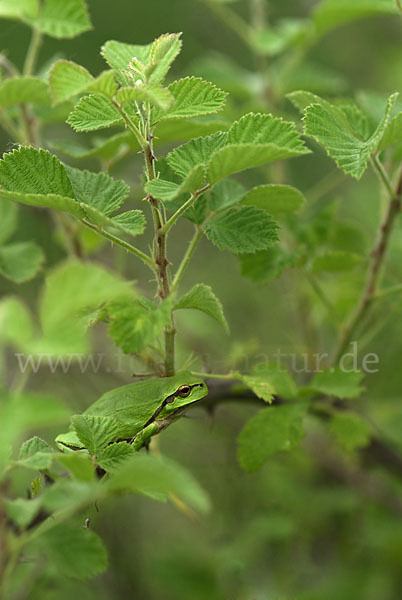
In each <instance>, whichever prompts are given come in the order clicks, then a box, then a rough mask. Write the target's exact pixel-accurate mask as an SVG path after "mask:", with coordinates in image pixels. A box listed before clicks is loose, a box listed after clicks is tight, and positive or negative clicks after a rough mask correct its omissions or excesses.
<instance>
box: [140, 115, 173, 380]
mask: <svg viewBox="0 0 402 600" xmlns="http://www.w3.org/2000/svg"><path fill="white" fill-rule="evenodd" d="M150 117H151V114H150V107H149V106H148V110H147V111H146V115H144V117H143V122H144V134H145V138H146V142H145V144H144V145H143V152H144V157H145V173H146V177H147V180H148V181H152V180H153V179H155V178H156V171H155V156H154V150H153V135H152V127H151V119H150ZM147 198H148V201H149V203H150V205H151V207H152V215H153V219H154V229H155V239H156V256H155V263H156V270H157V272H158V286H159V296H160V298H161V299H162V300H166V298H168V296H169V295H170V293H171V291H170V286H169V273H168V265H169V261H168V259H167V248H166V246H167V231H165V230H164V224H163V222H162V217H161V211H160V202H159V200H158V199H157V198H154V197H153V196H151V195H148V196H147ZM175 335H176V328H175V324H174V318H173V312H172V313H171V316H170V324H169V325H167V326H166V327H165V329H164V336H165V360H164V370H165V376H166V377H169V376H171V375H174V373H175Z"/></svg>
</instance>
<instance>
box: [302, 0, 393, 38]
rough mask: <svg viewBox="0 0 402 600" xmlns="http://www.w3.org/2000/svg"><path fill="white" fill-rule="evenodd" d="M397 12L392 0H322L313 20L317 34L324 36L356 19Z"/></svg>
mask: <svg viewBox="0 0 402 600" xmlns="http://www.w3.org/2000/svg"><path fill="white" fill-rule="evenodd" d="M397 12H398V9H397V6H396V3H395V2H392V1H391V2H390V0H353V2H349V1H348V0H322V1H321V2H320V3H319V4H318V6H317V7H316V8H315V10H314V13H313V19H314V24H315V27H316V31H317V33H318V34H320V35H323V34H324V33H327V32H328V31H330V30H331V29H333V28H335V27H339V25H343V24H344V23H349V22H351V21H355V20H356V19H362V18H364V17H375V16H379V15H388V14H397Z"/></svg>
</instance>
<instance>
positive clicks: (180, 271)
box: [170, 226, 203, 292]
mask: <svg viewBox="0 0 402 600" xmlns="http://www.w3.org/2000/svg"><path fill="white" fill-rule="evenodd" d="M202 234H203V231H202V229H201V227H199V226H196V228H195V233H194V236H193V238H192V240H191V241H190V244H189V245H188V248H187V251H186V253H185V255H184V256H183V259H182V261H181V263H180V265H179V267H178V269H177V271H176V273H175V276H174V278H173V282H172V285H171V287H170V291H171V292H174V291H175V290H176V289H177V287H178V285H179V283H180V280H181V278H182V277H183V273H184V271H185V270H186V269H187V267H188V264H189V262H190V259H191V257H192V256H193V254H194V251H195V249H196V248H197V246H198V243H199V241H200V240H201V238H202Z"/></svg>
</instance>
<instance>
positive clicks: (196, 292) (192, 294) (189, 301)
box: [173, 283, 229, 333]
mask: <svg viewBox="0 0 402 600" xmlns="http://www.w3.org/2000/svg"><path fill="white" fill-rule="evenodd" d="M181 308H194V309H196V310H200V311H202V312H204V313H205V314H207V315H209V316H210V317H212V318H213V319H215V321H217V322H218V323H219V325H221V326H222V327H223V329H224V330H225V331H226V332H227V333H229V326H228V323H227V321H226V319H225V315H224V314H223V308H222V304H221V303H220V301H219V300H218V298H217V297H216V296H215V294H214V293H213V291H212V289H211V288H210V287H209V285H205V284H204V283H197V284H196V285H195V286H194V287H193V288H191V290H190V291H189V292H187V293H186V294H184V296H182V297H181V298H180V300H179V301H178V302H177V303H176V304H175V306H174V309H173V310H179V309H181Z"/></svg>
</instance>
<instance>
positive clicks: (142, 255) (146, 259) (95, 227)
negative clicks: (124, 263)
mask: <svg viewBox="0 0 402 600" xmlns="http://www.w3.org/2000/svg"><path fill="white" fill-rule="evenodd" d="M80 223H82V224H83V225H85V227H88V228H89V229H92V231H95V232H96V233H97V234H98V235H101V236H102V237H104V238H106V239H107V240H110V241H111V242H113V244H118V245H119V246H121V247H122V248H125V250H127V251H128V252H131V253H132V254H135V255H136V256H138V258H140V259H141V260H142V261H143V262H144V263H145V264H146V265H147V266H148V267H149V268H150V269H151V270H152V271H155V265H154V262H153V260H152V258H151V257H150V256H148V254H145V252H142V251H141V250H139V249H138V248H136V247H135V246H132V245H131V244H129V243H128V242H125V241H124V240H122V239H121V238H118V237H116V236H115V235H113V234H112V233H109V232H108V231H105V230H104V229H102V228H101V227H98V225H94V224H93V223H90V222H89V221H87V220H86V219H80Z"/></svg>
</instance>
